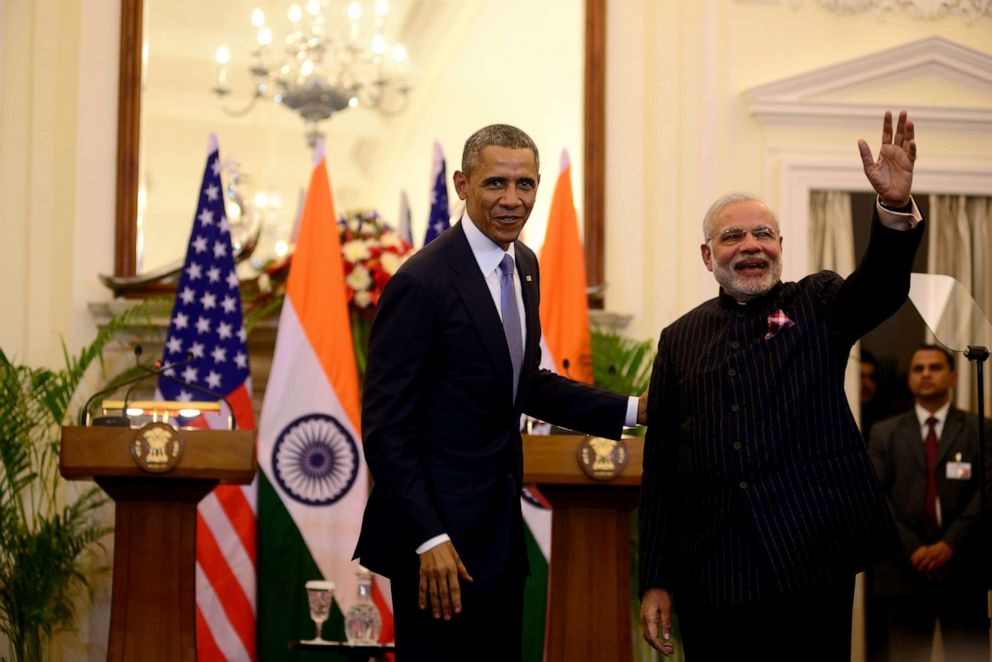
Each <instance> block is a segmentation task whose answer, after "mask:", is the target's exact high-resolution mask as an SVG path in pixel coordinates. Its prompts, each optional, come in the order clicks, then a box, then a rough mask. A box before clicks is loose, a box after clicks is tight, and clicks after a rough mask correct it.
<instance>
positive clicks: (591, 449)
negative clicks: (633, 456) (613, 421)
mask: <svg viewBox="0 0 992 662" xmlns="http://www.w3.org/2000/svg"><path fill="white" fill-rule="evenodd" d="M577 455H578V457H577V459H578V461H579V466H580V467H582V471H583V472H584V473H585V475H587V476H589V477H590V478H592V479H593V480H613V479H614V478H616V477H617V476H619V475H620V474H621V473H623V470H624V469H626V468H627V445H626V444H625V443H624V441H623V439H621V440H620V441H614V440H613V439H604V438H602V437H586V438H585V439H583V440H582V443H581V444H579V448H578V453H577Z"/></svg>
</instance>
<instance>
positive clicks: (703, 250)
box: [699, 243, 713, 271]
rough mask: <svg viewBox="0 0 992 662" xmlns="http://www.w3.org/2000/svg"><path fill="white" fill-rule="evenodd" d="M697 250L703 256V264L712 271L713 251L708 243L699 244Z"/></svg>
mask: <svg viewBox="0 0 992 662" xmlns="http://www.w3.org/2000/svg"><path fill="white" fill-rule="evenodd" d="M699 252H700V254H701V255H702V256H703V264H705V265H706V268H707V269H708V270H710V271H713V251H711V250H710V245H709V244H706V243H703V244H700V245H699Z"/></svg>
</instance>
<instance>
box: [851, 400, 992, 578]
mask: <svg viewBox="0 0 992 662" xmlns="http://www.w3.org/2000/svg"><path fill="white" fill-rule="evenodd" d="M869 452H870V453H871V459H872V461H873V462H874V464H875V470H876V471H877V472H878V477H879V480H880V482H881V483H882V488H883V489H884V490H885V493H886V495H887V496H888V499H889V504H890V506H891V507H892V512H893V515H894V517H895V521H896V527H897V529H898V530H899V538H900V540H901V541H902V554H901V555H900V557H899V558H897V559H896V560H895V561H893V562H892V563H887V564H885V565H884V566H881V567H879V568H877V570H876V572H875V578H874V587H875V590H876V591H877V592H879V593H882V594H885V595H900V594H906V593H908V592H911V591H912V590H913V589H914V586H915V585H916V584H917V583H918V582H921V581H924V578H923V577H922V576H921V575H920V574H919V573H917V572H915V571H914V570H913V569H912V566H911V565H910V563H909V556H910V555H911V554H912V553H913V552H914V551H916V550H917V549H918V548H919V547H920V546H921V545H923V544H930V543H933V542H935V541H933V540H924V539H923V536H924V533H923V532H924V524H923V501H924V493H925V491H926V485H927V462H926V457H925V455H924V446H923V437H922V435H921V431H920V423H919V420H918V419H917V418H916V412H915V411H909V412H906V413H905V414H900V415H899V416H895V417H893V418H889V419H887V420H885V421H882V422H880V423H876V424H875V426H874V427H873V428H872V432H871V441H870V445H869ZM958 454H960V458H961V461H963V462H970V463H971V468H972V475H971V479H970V480H956V479H952V478H948V477H947V463H948V462H953V461H955V460H956V458H957V456H958ZM978 473H979V472H978V417H977V416H975V415H974V414H966V413H964V412H962V411H961V410H960V409H957V408H956V407H953V406H952V407H951V408H950V409H949V410H948V412H947V421H946V422H945V423H944V429H943V432H942V434H941V436H940V443H939V445H938V446H937V494H938V496H939V497H940V510H941V538H940V539H941V540H943V541H944V542H946V543H947V544H948V545H950V547H951V549H953V550H954V556H953V557H952V558H951V560H950V561H949V562H948V564H947V565H946V566H944V568H943V569H942V571H941V572H940V580H941V581H942V582H943V583H944V584H946V585H955V584H960V585H965V584H968V585H972V586H980V585H981V579H982V577H983V575H984V572H983V566H984V565H986V564H987V562H988V559H987V558H986V559H985V560H984V561H983V559H982V558H981V557H982V556H983V552H981V551H980V550H982V549H984V548H985V547H986V545H985V544H984V543H985V542H986V540H985V538H986V536H985V535H984V532H983V531H982V529H981V523H980V521H979V508H980V495H979V493H978V483H979V477H978Z"/></svg>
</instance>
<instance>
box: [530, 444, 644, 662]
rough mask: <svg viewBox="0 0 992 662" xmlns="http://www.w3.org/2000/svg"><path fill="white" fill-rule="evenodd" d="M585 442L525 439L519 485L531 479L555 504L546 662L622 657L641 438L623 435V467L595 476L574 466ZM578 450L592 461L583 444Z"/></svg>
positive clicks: (627, 634) (627, 645) (628, 652)
mask: <svg viewBox="0 0 992 662" xmlns="http://www.w3.org/2000/svg"><path fill="white" fill-rule="evenodd" d="M587 439H588V437H585V436H582V435H550V436H538V435H525V436H524V483H525V484H528V485H529V484H533V483H537V485H538V488H539V489H540V491H541V493H542V494H543V495H544V496H545V497H547V499H548V501H550V502H551V505H552V507H553V508H554V511H553V514H552V517H551V531H552V533H551V569H550V570H551V573H550V587H549V590H548V593H549V595H548V633H547V648H546V650H545V654H546V659H547V661H548V662H566V661H567V660H611V661H616V662H629V661H630V660H631V659H632V656H633V643H632V639H631V617H630V584H631V576H630V518H631V512H632V511H633V509H634V508H636V507H637V501H638V493H639V486H640V483H641V458H642V454H643V450H644V440H643V439H641V438H639V437H624V440H623V441H624V445H625V446H626V458H625V459H626V467H625V468H624V469H623V470H622V471H618V472H615V473H616V476H615V477H614V478H611V479H608V480H600V479H597V478H593V477H590V476H588V475H587V474H586V473H585V472H584V471H583V469H582V465H581V464H580V450H581V449H580V446H582V444H583V442H584V440H587ZM584 454H585V456H586V457H585V459H586V460H589V459H594V458H590V457H589V456H591V455H593V453H592V451H591V449H589V448H588V446H586V450H585V451H584ZM586 464H587V465H588V462H586ZM607 475H608V474H607Z"/></svg>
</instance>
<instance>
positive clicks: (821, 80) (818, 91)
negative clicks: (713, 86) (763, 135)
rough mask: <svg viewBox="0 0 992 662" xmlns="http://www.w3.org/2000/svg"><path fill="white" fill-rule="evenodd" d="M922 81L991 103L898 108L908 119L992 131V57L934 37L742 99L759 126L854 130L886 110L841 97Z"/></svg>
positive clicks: (781, 83) (787, 81) (753, 90)
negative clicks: (934, 80)
mask: <svg viewBox="0 0 992 662" xmlns="http://www.w3.org/2000/svg"><path fill="white" fill-rule="evenodd" d="M924 76H928V77H938V78H941V79H944V80H950V81H954V82H957V83H959V84H960V85H962V86H963V87H966V88H968V89H970V90H984V91H987V92H988V94H989V104H988V106H967V107H964V106H948V105H941V104H940V103H939V100H935V101H934V102H933V103H917V104H906V105H902V106H900V107H901V108H904V109H905V110H907V111H908V112H909V115H910V117H912V118H913V119H914V120H916V121H919V122H924V121H925V122H927V123H928V124H929V125H931V126H947V125H954V126H955V127H959V128H960V127H967V128H972V129H980V130H986V131H987V130H992V56H989V55H987V54H985V53H982V52H980V51H977V50H974V49H972V48H968V47H967V46H962V45H961V44H958V43H955V42H953V41H950V40H948V39H945V38H943V37H936V36H934V37H927V38H925V39H920V40H918V41H914V42H910V43H908V44H903V45H901V46H897V47H895V48H890V49H887V50H883V51H879V52H877V53H872V54H870V55H866V56H863V57H859V58H854V59H852V60H847V61H845V62H841V63H839V64H835V65H831V66H827V67H823V68H820V69H814V70H812V71H808V72H805V73H802V74H799V75H796V76H790V77H788V78H783V79H781V80H778V81H774V82H772V83H767V84H765V85H760V86H757V87H753V88H751V89H749V90H747V91H746V92H745V93H744V95H745V97H746V99H747V102H748V104H749V106H750V108H751V112H752V114H754V115H755V117H756V118H757V119H758V120H759V121H760V122H761V123H762V124H766V125H775V124H796V123H812V122H823V121H832V122H841V123H844V124H852V125H853V124H856V123H861V122H862V120H864V119H865V118H869V119H876V118H878V117H879V115H881V113H882V111H884V110H886V108H884V107H883V105H882V104H880V103H871V102H865V103H859V102H851V101H846V100H843V99H842V98H841V97H842V95H843V94H844V93H846V92H853V91H856V90H863V89H865V88H866V87H870V86H871V85H873V84H875V85H879V86H882V85H891V84H892V83H893V81H899V80H912V79H913V78H920V77H924ZM831 96H834V97H835V98H834V99H833V100H832V99H831Z"/></svg>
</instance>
